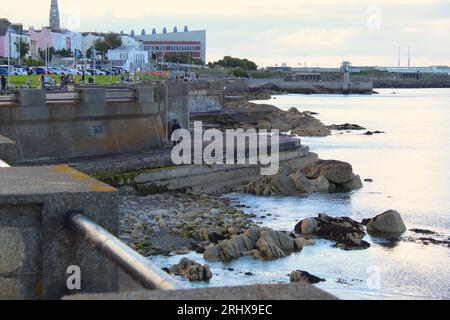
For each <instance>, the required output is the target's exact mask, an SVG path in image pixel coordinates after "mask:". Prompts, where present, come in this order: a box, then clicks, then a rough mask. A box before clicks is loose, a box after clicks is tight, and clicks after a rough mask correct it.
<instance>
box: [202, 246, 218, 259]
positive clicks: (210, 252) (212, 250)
mask: <svg viewBox="0 0 450 320" xmlns="http://www.w3.org/2000/svg"><path fill="white" fill-rule="evenodd" d="M203 258H205V260H208V261H220V252H219V246H217V245H214V244H210V245H209V246H207V247H206V248H205V251H204V252H203Z"/></svg>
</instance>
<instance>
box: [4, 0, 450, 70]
mask: <svg viewBox="0 0 450 320" xmlns="http://www.w3.org/2000/svg"><path fill="white" fill-rule="evenodd" d="M17 3H20V5H15V3H14V2H13V3H11V2H10V1H1V2H0V15H1V16H2V17H6V18H9V19H10V20H11V21H12V22H17V23H23V24H24V25H25V26H26V27H27V26H29V25H33V26H35V27H37V28H40V27H41V26H43V25H48V14H49V7H50V0H22V1H20V2H17ZM124 4H126V6H124ZM59 6H60V13H61V24H62V26H63V27H69V28H70V29H79V30H80V31H116V32H119V31H121V30H123V31H124V32H127V33H129V32H130V30H132V29H134V30H135V31H136V33H140V31H141V30H142V29H143V28H144V29H146V31H147V32H151V29H152V28H153V27H155V28H156V29H157V30H158V31H161V30H162V28H163V27H167V28H168V29H169V30H172V29H173V27H174V26H177V27H178V30H180V29H181V30H182V28H183V27H184V25H188V26H189V28H190V29H191V30H194V29H206V30H207V60H208V61H211V60H216V59H217V58H219V57H222V56H224V55H233V56H238V57H247V58H249V59H252V60H254V61H255V62H257V63H258V64H259V65H260V66H269V65H275V64H278V65H281V64H282V63H287V64H289V65H292V66H297V65H298V64H301V65H302V66H303V64H304V61H305V60H306V63H307V65H308V66H337V65H338V64H339V63H340V61H342V59H345V60H351V61H352V63H353V64H354V65H392V66H393V65H397V51H398V46H401V53H402V65H407V60H408V59H407V52H408V46H411V52H412V65H413V66H414V65H450V0H372V1H366V0H339V1H337V0H336V1H332V0H307V1H304V0H166V1H154V0H126V1H118V0H76V1H74V0H59ZM305 57H306V59H305Z"/></svg>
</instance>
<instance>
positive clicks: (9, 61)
mask: <svg viewBox="0 0 450 320" xmlns="http://www.w3.org/2000/svg"><path fill="white" fill-rule="evenodd" d="M8 84H11V27H9V26H8Z"/></svg>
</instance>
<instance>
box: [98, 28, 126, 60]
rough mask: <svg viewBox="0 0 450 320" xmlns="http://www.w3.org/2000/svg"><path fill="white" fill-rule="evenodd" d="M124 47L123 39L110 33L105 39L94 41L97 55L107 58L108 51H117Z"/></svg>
mask: <svg viewBox="0 0 450 320" xmlns="http://www.w3.org/2000/svg"><path fill="white" fill-rule="evenodd" d="M121 46H122V38H121V37H120V35H118V34H117V33H113V32H110V33H108V34H107V35H105V37H104V38H103V39H97V40H95V41H94V48H95V50H97V53H98V54H100V55H101V56H102V58H103V59H105V58H106V55H107V54H108V50H112V49H116V48H118V47H121Z"/></svg>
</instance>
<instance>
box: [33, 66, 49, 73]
mask: <svg viewBox="0 0 450 320" xmlns="http://www.w3.org/2000/svg"><path fill="white" fill-rule="evenodd" d="M46 73H47V69H46V68H45V67H36V68H33V74H37V75H41V74H46Z"/></svg>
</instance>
